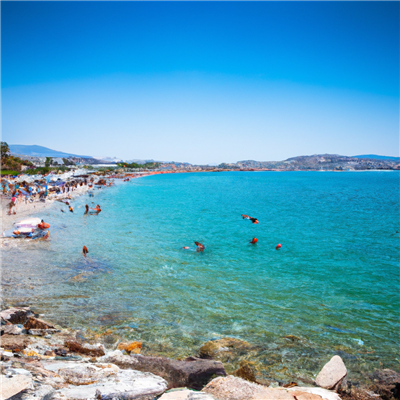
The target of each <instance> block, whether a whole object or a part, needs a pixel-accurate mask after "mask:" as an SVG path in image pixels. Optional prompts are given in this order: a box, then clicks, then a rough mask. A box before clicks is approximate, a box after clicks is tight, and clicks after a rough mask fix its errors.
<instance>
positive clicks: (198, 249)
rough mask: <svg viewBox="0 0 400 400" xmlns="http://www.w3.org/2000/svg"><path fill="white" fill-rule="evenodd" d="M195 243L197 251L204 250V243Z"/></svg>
mask: <svg viewBox="0 0 400 400" xmlns="http://www.w3.org/2000/svg"><path fill="white" fill-rule="evenodd" d="M194 244H195V245H196V246H197V250H196V251H197V252H203V251H204V249H205V247H204V245H202V244H201V243H200V242H194Z"/></svg>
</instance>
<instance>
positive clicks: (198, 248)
mask: <svg viewBox="0 0 400 400" xmlns="http://www.w3.org/2000/svg"><path fill="white" fill-rule="evenodd" d="M241 215H242V218H243V219H248V220H250V221H251V222H252V223H253V224H258V223H259V221H258V219H257V218H253V217H250V216H249V215H246V214H241ZM257 242H258V239H257V238H256V237H254V238H253V239H252V240H250V242H249V243H251V244H256V243H257ZM194 244H195V245H196V251H197V252H198V253H199V252H200V253H202V252H203V251H204V249H205V246H204V245H203V244H201V243H200V242H194ZM281 247H282V245H281V244H278V246H276V249H279V248H281ZM183 249H184V250H189V249H190V247H189V246H185V247H183Z"/></svg>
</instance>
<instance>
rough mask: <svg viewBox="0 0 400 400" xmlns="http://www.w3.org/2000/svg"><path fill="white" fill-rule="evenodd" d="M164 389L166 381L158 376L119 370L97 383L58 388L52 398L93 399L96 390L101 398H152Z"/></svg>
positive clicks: (105, 399) (104, 399)
mask: <svg viewBox="0 0 400 400" xmlns="http://www.w3.org/2000/svg"><path fill="white" fill-rule="evenodd" d="M166 389H167V382H166V381H165V380H164V379H162V378H161V377H159V376H156V375H153V374H150V373H148V372H139V371H133V370H120V371H119V372H118V373H117V374H115V375H112V376H108V377H107V378H103V379H101V380H100V381H99V382H97V383H93V384H90V385H83V386H73V385H69V386H68V387H67V388H62V389H59V390H57V391H56V392H55V393H54V395H53V397H52V399H54V400H55V399H59V400H61V399H63V400H65V399H68V400H83V399H95V398H96V397H97V395H96V392H100V393H101V398H102V400H111V399H113V398H119V399H124V400H128V399H136V398H138V399H139V398H140V396H149V398H152V397H151V396H153V397H155V396H158V395H160V394H162V393H164V392H165V390H166ZM143 398H144V397H143Z"/></svg>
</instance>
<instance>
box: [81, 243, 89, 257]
mask: <svg viewBox="0 0 400 400" xmlns="http://www.w3.org/2000/svg"><path fill="white" fill-rule="evenodd" d="M82 253H83V257H86V254H87V253H89V250H88V249H87V247H86V246H83V249H82Z"/></svg>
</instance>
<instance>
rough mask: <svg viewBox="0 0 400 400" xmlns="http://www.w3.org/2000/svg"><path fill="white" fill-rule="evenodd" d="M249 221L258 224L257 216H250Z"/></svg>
mask: <svg viewBox="0 0 400 400" xmlns="http://www.w3.org/2000/svg"><path fill="white" fill-rule="evenodd" d="M250 221H251V222H252V223H253V224H258V219H257V218H252V217H250Z"/></svg>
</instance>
